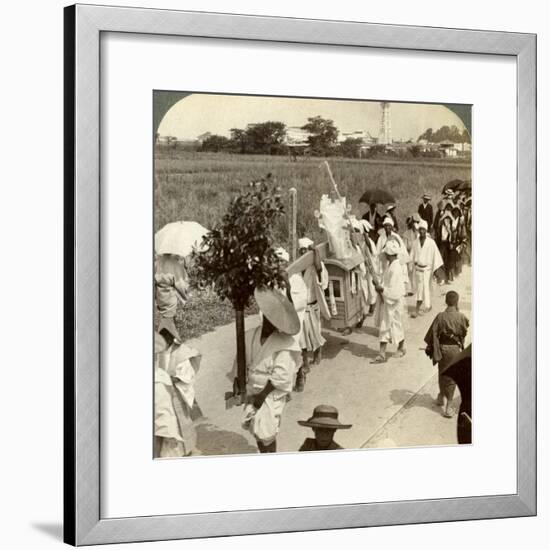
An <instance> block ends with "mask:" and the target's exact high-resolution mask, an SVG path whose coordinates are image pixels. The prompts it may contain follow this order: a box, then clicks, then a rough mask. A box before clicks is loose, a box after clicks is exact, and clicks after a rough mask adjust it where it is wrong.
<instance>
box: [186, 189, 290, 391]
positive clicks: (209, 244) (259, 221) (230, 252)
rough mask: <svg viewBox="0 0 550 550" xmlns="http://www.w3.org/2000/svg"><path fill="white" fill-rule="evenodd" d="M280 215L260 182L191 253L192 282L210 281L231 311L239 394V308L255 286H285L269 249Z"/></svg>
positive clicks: (273, 194) (272, 192)
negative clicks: (230, 304) (234, 331)
mask: <svg viewBox="0 0 550 550" xmlns="http://www.w3.org/2000/svg"><path fill="white" fill-rule="evenodd" d="M283 214H284V207H283V203H282V199H281V195H280V194H279V190H278V189H274V188H272V187H270V186H268V184H267V183H266V182H265V180H261V181H260V182H258V183H254V184H251V187H250V188H248V189H247V190H243V191H241V192H240V193H239V195H237V196H236V197H235V198H233V200H232V201H231V203H230V205H229V208H228V210H227V212H226V214H225V215H224V216H223V218H222V220H221V222H220V223H218V224H217V225H216V226H215V227H214V228H213V229H212V230H211V231H210V232H209V233H208V234H207V235H206V236H205V237H204V239H203V246H202V247H201V249H202V252H199V253H195V254H194V262H193V264H194V267H193V279H194V283H195V284H196V285H209V284H211V285H213V287H214V290H215V291H216V293H217V294H218V296H219V297H220V298H221V299H222V300H229V301H230V302H231V303H232V304H233V308H234V309H235V320H236V336H237V371H238V377H237V380H238V387H237V388H236V393H238V394H240V395H241V397H243V396H244V391H245V386H246V362H245V348H244V346H245V340H244V333H245V330H244V310H245V308H246V307H247V306H248V305H249V303H250V298H251V297H252V296H253V294H254V289H255V288H256V287H264V286H267V287H270V288H273V287H275V286H281V287H282V286H284V285H285V284H286V278H285V276H284V274H285V272H284V270H283V269H282V266H281V260H280V259H279V258H278V256H277V255H276V254H275V251H274V234H273V228H274V226H275V223H276V221H277V220H278V219H279V218H280V217H281V216H282V215H283Z"/></svg>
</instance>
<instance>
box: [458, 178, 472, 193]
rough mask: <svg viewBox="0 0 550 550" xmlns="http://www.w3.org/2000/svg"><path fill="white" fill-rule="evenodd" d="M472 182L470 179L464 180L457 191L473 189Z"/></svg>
mask: <svg viewBox="0 0 550 550" xmlns="http://www.w3.org/2000/svg"><path fill="white" fill-rule="evenodd" d="M471 190H472V182H471V181H470V180H464V181H463V182H462V183H461V184H460V185H459V186H458V187H457V188H456V191H471Z"/></svg>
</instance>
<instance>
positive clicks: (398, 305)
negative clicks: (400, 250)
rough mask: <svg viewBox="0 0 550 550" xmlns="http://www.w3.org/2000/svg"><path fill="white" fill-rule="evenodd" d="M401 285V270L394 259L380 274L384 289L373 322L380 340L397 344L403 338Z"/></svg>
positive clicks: (403, 299)
mask: <svg viewBox="0 0 550 550" xmlns="http://www.w3.org/2000/svg"><path fill="white" fill-rule="evenodd" d="M403 285H404V282H403V270H402V267H401V265H400V264H399V262H398V261H397V260H395V261H393V262H392V263H391V264H389V266H388V267H387V268H386V269H385V270H384V273H383V274H382V280H381V286H382V288H383V289H384V291H383V293H382V297H380V296H379V297H378V301H377V303H376V315H375V324H376V326H377V327H378V329H379V340H380V342H393V343H395V344H399V342H401V340H404V339H405V330H404V326H403V316H404V309H405V298H404V296H403Z"/></svg>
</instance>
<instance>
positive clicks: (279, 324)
mask: <svg viewBox="0 0 550 550" xmlns="http://www.w3.org/2000/svg"><path fill="white" fill-rule="evenodd" d="M254 298H255V299H256V303H257V304H258V307H259V308H260V311H261V312H262V314H263V315H265V317H266V318H267V320H268V321H269V322H270V323H271V324H272V325H273V326H274V327H275V328H276V329H277V330H279V331H280V332H282V333H284V334H288V335H289V336H295V335H296V334H298V333H299V332H300V329H301V328H302V327H301V323H300V318H299V317H298V313H296V309H295V307H294V305H293V304H292V302H291V301H290V300H289V299H288V298H287V297H286V296H285V295H283V294H282V293H281V292H279V291H277V290H273V289H270V288H262V289H260V288H257V289H256V290H255V291H254Z"/></svg>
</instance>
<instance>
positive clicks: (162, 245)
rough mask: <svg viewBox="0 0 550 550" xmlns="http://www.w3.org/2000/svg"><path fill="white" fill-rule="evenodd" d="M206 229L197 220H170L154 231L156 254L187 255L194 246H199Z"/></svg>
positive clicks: (206, 231)
mask: <svg viewBox="0 0 550 550" xmlns="http://www.w3.org/2000/svg"><path fill="white" fill-rule="evenodd" d="M207 233H208V229H206V227H203V226H202V225H201V224H200V223H197V222H185V221H180V222H172V223H168V224H166V225H165V226H164V227H163V228H162V229H160V230H159V231H157V232H156V233H155V252H156V253H157V254H159V255H160V254H177V255H178V256H183V257H185V256H188V255H189V254H191V252H192V251H193V249H194V248H197V249H198V248H200V246H201V243H202V238H203V237H204V236H205V235H206V234H207Z"/></svg>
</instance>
